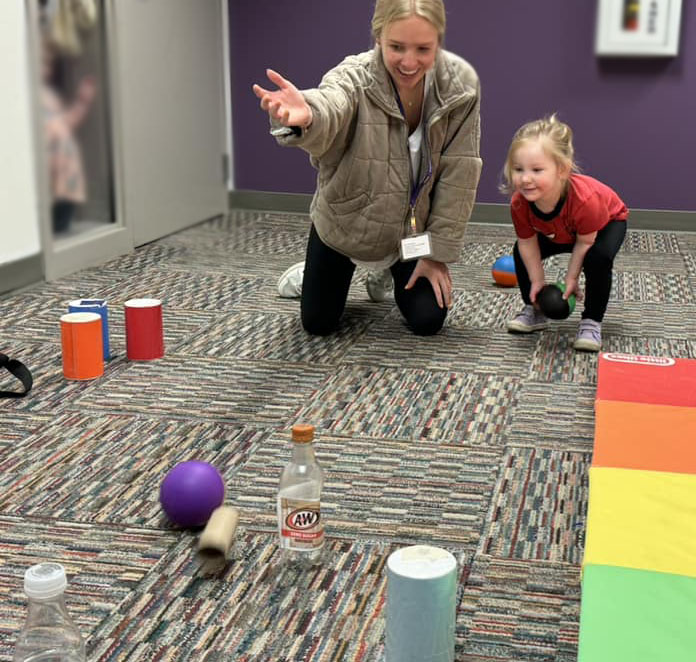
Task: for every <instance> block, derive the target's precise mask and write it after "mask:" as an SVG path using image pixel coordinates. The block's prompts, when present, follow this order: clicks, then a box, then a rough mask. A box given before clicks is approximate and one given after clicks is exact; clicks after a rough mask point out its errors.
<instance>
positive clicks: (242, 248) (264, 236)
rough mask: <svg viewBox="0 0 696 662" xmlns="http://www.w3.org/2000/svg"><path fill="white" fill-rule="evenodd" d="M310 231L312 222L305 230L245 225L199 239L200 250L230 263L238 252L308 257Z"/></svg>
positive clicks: (259, 256) (259, 255) (259, 257)
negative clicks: (305, 254)
mask: <svg viewBox="0 0 696 662" xmlns="http://www.w3.org/2000/svg"><path fill="white" fill-rule="evenodd" d="M309 228H310V225H309V222H307V225H306V227H305V228H304V231H298V230H293V229H287V228H282V227H281V226H280V225H278V226H276V227H275V228H273V229H272V231H271V230H270V228H268V227H263V226H261V227H259V226H255V225H250V224H243V225H240V226H239V227H237V228H235V229H234V230H232V231H229V232H217V233H210V234H209V235H207V236H201V237H199V241H198V242H197V244H196V250H198V251H203V252H207V253H208V254H210V255H213V256H218V257H219V258H220V259H226V260H234V256H235V255H236V254H238V253H253V254H254V255H256V256H257V259H261V256H264V255H277V254H279V253H282V254H292V255H304V253H305V249H306V248H307V237H308V236H309ZM179 257H181V256H177V258H175V261H176V260H177V259H178V258H179Z"/></svg>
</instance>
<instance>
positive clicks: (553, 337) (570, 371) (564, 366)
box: [528, 317, 597, 384]
mask: <svg viewBox="0 0 696 662" xmlns="http://www.w3.org/2000/svg"><path fill="white" fill-rule="evenodd" d="M578 322H579V320H578V319H577V318H575V317H573V318H570V319H569V320H565V321H563V322H561V323H558V324H550V325H549V328H548V329H547V330H545V331H541V332H539V333H537V334H535V335H538V341H537V344H536V347H535V351H534V353H533V354H532V356H531V362H530V370H529V374H528V379H529V380H531V381H535V382H551V383H554V384H555V383H557V382H574V383H576V384H595V383H596V380H597V354H593V353H589V352H577V351H575V350H574V349H573V341H574V340H575V335H576V332H577V326H576V325H577V324H578Z"/></svg>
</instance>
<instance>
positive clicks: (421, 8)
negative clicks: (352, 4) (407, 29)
mask: <svg viewBox="0 0 696 662" xmlns="http://www.w3.org/2000/svg"><path fill="white" fill-rule="evenodd" d="M410 16H420V17H421V18H424V19H425V20H426V21H429V22H430V23H432V24H433V26H434V27H435V29H436V30H437V36H438V39H439V42H440V44H441V45H442V42H443V40H444V38H445V27H446V18H445V5H444V2H443V0H377V1H376V2H375V13H374V14H373V16H372V37H373V39H374V40H375V41H377V40H378V39H380V37H381V36H382V31H383V30H384V28H385V27H387V25H389V24H390V23H394V21H400V20H402V19H404V18H409V17H410Z"/></svg>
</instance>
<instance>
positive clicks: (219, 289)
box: [121, 269, 263, 311]
mask: <svg viewBox="0 0 696 662" xmlns="http://www.w3.org/2000/svg"><path fill="white" fill-rule="evenodd" d="M262 283H263V281H262V280H261V279H259V278H247V277H243V276H240V275H232V274H220V273H203V272H200V273H199V272H194V271H190V270H187V269H182V270H180V271H177V270H174V269H146V270H144V271H142V272H140V273H138V274H134V275H133V276H131V277H129V278H128V279H126V280H125V281H124V282H123V283H122V285H121V289H122V295H121V301H126V300H127V299H134V298H147V299H161V300H162V302H163V305H164V306H166V307H167V308H180V309H185V310H197V311H225V310H231V309H233V308H235V307H236V306H237V305H238V303H239V301H240V299H241V298H242V297H243V296H244V295H249V294H253V293H254V292H255V290H257V289H258V288H259V286H260V285H261V284H262Z"/></svg>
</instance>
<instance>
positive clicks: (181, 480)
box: [160, 460, 225, 526]
mask: <svg viewBox="0 0 696 662" xmlns="http://www.w3.org/2000/svg"><path fill="white" fill-rule="evenodd" d="M224 498H225V483H224V482H223V480H222V476H221V475H220V472H219V471H218V470H217V469H216V468H215V467H214V466H213V465H212V464H208V463H207V462H198V461H196V460H191V461H190V462H181V463H180V464H177V465H176V466H175V467H174V468H173V469H172V470H171V471H170V472H169V473H168V474H167V475H166V476H165V477H164V480H163V481H162V485H161V486H160V503H161V504H162V509H163V510H164V512H165V513H166V514H167V517H169V519H170V520H171V521H172V522H174V523H175V524H178V525H179V526H202V525H203V524H205V523H206V522H207V521H208V518H209V517H210V515H211V514H212V512H213V511H214V510H215V509H216V508H217V507H218V506H220V505H222V502H223V500H224Z"/></svg>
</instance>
